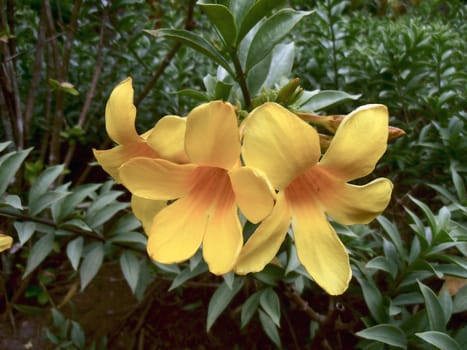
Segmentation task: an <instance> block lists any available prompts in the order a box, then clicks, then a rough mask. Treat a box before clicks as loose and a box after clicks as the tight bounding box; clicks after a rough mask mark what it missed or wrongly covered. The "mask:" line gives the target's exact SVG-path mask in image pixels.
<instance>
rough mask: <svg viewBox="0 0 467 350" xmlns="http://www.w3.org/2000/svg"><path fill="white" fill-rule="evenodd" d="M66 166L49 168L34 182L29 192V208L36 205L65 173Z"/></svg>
mask: <svg viewBox="0 0 467 350" xmlns="http://www.w3.org/2000/svg"><path fill="white" fill-rule="evenodd" d="M63 169H64V166H63V165H62V164H60V165H55V166H51V167H48V168H47V169H45V170H44V171H43V172H42V173H41V174H40V175H39V176H38V177H37V178H36V180H35V181H34V183H33V184H32V186H31V190H30V191H29V206H30V207H31V204H32V205H34V202H36V201H37V200H38V199H39V197H41V196H42V195H43V194H45V193H46V192H48V191H49V187H50V185H52V183H53V182H54V181H55V180H56V179H57V177H58V176H59V175H60V174H61V173H62V172H63Z"/></svg>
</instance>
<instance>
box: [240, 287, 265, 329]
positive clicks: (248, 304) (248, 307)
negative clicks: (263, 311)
mask: <svg viewBox="0 0 467 350" xmlns="http://www.w3.org/2000/svg"><path fill="white" fill-rule="evenodd" d="M260 296H261V292H256V293H254V294H252V295H251V296H250V297H249V298H248V299H247V300H246V301H245V302H244V303H243V305H242V313H241V315H240V327H241V328H243V327H245V326H246V325H247V324H248V322H250V320H251V318H252V317H253V315H254V314H255V312H256V310H257V309H258V306H259V298H260Z"/></svg>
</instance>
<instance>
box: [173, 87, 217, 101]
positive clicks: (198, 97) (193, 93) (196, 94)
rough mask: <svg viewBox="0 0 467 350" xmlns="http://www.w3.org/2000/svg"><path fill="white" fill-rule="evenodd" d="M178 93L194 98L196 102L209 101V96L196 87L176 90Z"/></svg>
mask: <svg viewBox="0 0 467 350" xmlns="http://www.w3.org/2000/svg"><path fill="white" fill-rule="evenodd" d="M175 93H176V94H177V95H180V96H186V97H189V98H192V99H193V100H195V101H196V102H200V103H202V102H208V101H209V97H208V96H207V95H206V94H205V93H204V92H200V91H198V90H194V89H182V90H178V91H176V92H175Z"/></svg>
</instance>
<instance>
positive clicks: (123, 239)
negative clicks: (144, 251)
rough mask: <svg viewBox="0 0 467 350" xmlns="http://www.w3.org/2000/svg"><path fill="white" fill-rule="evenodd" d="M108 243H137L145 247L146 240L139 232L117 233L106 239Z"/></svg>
mask: <svg viewBox="0 0 467 350" xmlns="http://www.w3.org/2000/svg"><path fill="white" fill-rule="evenodd" d="M108 241H109V242H117V243H139V244H142V245H144V246H146V243H147V241H148V239H147V238H146V236H145V235H143V234H141V233H139V232H125V233H118V234H116V235H115V236H112V237H110V238H109V239H108Z"/></svg>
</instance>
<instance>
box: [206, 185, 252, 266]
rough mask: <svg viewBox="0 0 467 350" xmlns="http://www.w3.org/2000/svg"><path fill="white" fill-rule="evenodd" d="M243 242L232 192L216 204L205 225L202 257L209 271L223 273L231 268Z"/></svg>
mask: <svg viewBox="0 0 467 350" xmlns="http://www.w3.org/2000/svg"><path fill="white" fill-rule="evenodd" d="M242 244H243V236H242V227H241V225H240V221H239V219H238V213H237V206H236V205H235V198H234V195H233V193H231V194H230V195H227V196H226V197H224V198H223V199H222V200H221V201H220V202H218V204H217V208H216V211H215V213H214V215H213V216H212V217H209V221H208V223H207V226H206V233H205V236H204V239H203V257H204V260H206V262H207V264H208V266H209V271H211V272H212V273H214V274H216V275H223V274H226V273H228V272H229V271H231V270H232V268H233V266H234V264H235V261H236V260H237V257H238V254H239V253H240V249H241V248H242Z"/></svg>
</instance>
